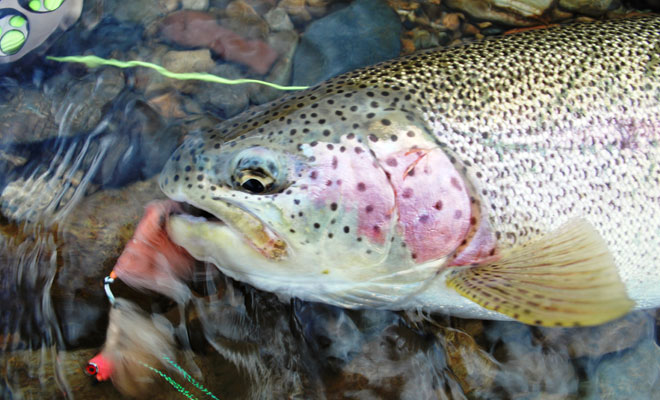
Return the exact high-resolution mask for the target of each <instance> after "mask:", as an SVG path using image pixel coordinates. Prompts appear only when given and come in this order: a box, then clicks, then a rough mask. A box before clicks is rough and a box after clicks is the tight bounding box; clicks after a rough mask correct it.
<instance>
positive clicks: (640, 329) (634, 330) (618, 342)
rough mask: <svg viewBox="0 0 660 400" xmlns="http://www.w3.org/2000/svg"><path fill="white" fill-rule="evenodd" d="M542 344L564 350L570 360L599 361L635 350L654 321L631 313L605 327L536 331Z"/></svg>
mask: <svg viewBox="0 0 660 400" xmlns="http://www.w3.org/2000/svg"><path fill="white" fill-rule="evenodd" d="M538 329H539V332H540V333H541V335H542V336H543V337H542V338H541V341H542V342H543V343H544V344H545V345H547V346H550V347H552V348H557V349H559V348H565V349H566V350H567V351H568V354H569V355H570V357H572V358H578V357H600V356H603V355H605V354H608V353H613V352H617V351H621V350H625V349H627V348H630V347H633V346H635V345H636V344H637V343H639V342H640V341H641V340H642V339H643V338H649V337H652V335H653V329H654V326H653V317H652V316H650V315H649V314H648V313H646V312H645V311H638V312H633V313H630V314H628V315H626V316H625V317H623V318H620V319H617V320H616V321H612V322H609V323H607V324H604V325H600V326H595V327H585V328H566V329H562V328H538Z"/></svg>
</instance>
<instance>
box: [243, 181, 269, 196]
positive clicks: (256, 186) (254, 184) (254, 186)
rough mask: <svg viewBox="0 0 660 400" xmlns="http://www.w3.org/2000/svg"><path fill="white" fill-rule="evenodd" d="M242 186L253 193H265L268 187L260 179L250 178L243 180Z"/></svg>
mask: <svg viewBox="0 0 660 400" xmlns="http://www.w3.org/2000/svg"><path fill="white" fill-rule="evenodd" d="M241 187H242V188H243V189H245V190H247V191H248V192H252V193H263V191H264V190H265V189H266V188H265V187H264V185H263V184H262V183H261V182H259V180H258V179H248V180H246V181H245V182H243V184H242V185H241Z"/></svg>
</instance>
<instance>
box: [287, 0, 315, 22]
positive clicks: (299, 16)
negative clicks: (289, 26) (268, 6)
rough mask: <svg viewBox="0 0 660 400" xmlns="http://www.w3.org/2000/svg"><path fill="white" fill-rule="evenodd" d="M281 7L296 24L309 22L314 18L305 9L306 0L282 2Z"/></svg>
mask: <svg viewBox="0 0 660 400" xmlns="http://www.w3.org/2000/svg"><path fill="white" fill-rule="evenodd" d="M279 7H282V8H284V9H285V10H286V12H287V13H288V14H289V16H291V19H293V20H294V21H296V22H307V21H309V20H311V19H312V16H311V15H310V14H309V11H307V8H305V0H282V1H280V4H279Z"/></svg>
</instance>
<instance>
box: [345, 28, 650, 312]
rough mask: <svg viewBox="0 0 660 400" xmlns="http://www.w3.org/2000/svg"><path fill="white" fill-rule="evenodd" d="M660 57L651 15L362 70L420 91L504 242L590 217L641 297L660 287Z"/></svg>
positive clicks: (418, 101) (420, 101)
mask: <svg viewBox="0 0 660 400" xmlns="http://www.w3.org/2000/svg"><path fill="white" fill-rule="evenodd" d="M659 59H660V18H658V17H649V18H639V19H629V20H615V21H608V22H602V23H596V24H584V25H575V26H571V27H568V28H561V27H560V28H551V29H549V30H538V31H534V32H526V33H523V34H519V35H511V36H509V37H505V38H502V39H498V40H493V41H484V42H482V43H477V44H473V45H470V46H466V47H460V48H454V49H450V50H448V51H444V52H427V53H423V54H419V55H413V56H411V57H408V58H405V59H402V60H397V61H395V62H392V63H388V64H386V65H383V66H381V67H377V68H373V69H370V70H367V71H366V74H365V75H363V76H362V78H363V79H364V78H366V75H369V79H370V80H371V82H374V81H379V84H380V86H381V87H383V88H384V89H387V88H391V87H392V86H399V87H401V88H402V91H403V92H407V93H408V94H410V95H412V98H411V99H410V100H409V101H410V102H411V103H412V105H411V107H412V108H416V109H420V110H421V111H422V112H423V115H424V118H425V120H426V121H427V122H428V123H429V124H430V126H431V127H432V130H433V131H434V132H435V134H436V135H437V140H438V141H439V142H440V144H441V145H442V146H443V147H446V148H447V149H449V150H450V152H451V153H454V154H456V155H457V157H458V158H459V159H460V162H462V163H463V165H464V166H466V167H467V172H466V174H467V175H468V178H469V179H470V180H471V181H472V182H473V184H474V185H475V186H476V187H477V188H478V189H479V191H480V192H481V195H482V199H481V200H482V201H483V203H484V206H485V208H486V212H487V213H488V215H489V216H490V218H491V223H492V224H493V226H494V228H495V229H496V231H497V232H496V235H497V237H498V239H499V243H500V245H501V246H503V247H507V246H512V245H514V244H515V243H518V242H526V241H528V240H531V239H534V238H538V237H539V236H541V235H543V234H544V233H546V232H548V231H549V230H551V229H553V228H556V227H558V226H559V225H561V224H563V223H565V222H567V221H568V220H570V219H571V218H576V217H583V218H586V219H588V220H589V221H590V222H591V223H593V224H594V225H595V226H596V227H597V229H598V230H599V232H600V233H601V234H602V235H603V236H604V237H605V239H606V241H607V242H608V245H609V247H610V249H611V251H612V253H613V255H614V257H615V261H616V263H617V265H618V266H619V269H620V272H621V275H622V278H623V279H624V281H625V283H626V285H627V287H628V289H629V292H631V293H633V294H634V297H635V300H636V301H637V302H638V304H639V305H642V306H644V302H645V298H646V297H649V298H650V297H652V296H656V297H657V295H658V292H660V272H659V271H660V252H659V251H658V247H659V246H660V164H659V162H660V149H659V148H658V145H659V144H658V142H659V141H660V65H659ZM358 79H359V78H358ZM640 303H641V304H640ZM649 305H650V304H649Z"/></svg>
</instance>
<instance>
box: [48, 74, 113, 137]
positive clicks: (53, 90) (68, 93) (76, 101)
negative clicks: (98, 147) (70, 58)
mask: <svg viewBox="0 0 660 400" xmlns="http://www.w3.org/2000/svg"><path fill="white" fill-rule="evenodd" d="M123 89H124V73H123V72H122V70H121V69H119V68H102V69H98V70H90V72H89V73H88V74H87V75H85V76H84V77H82V78H81V79H77V78H75V77H73V76H71V75H70V74H69V73H66V72H63V73H61V74H57V75H54V76H53V77H52V78H51V79H49V80H48V81H47V82H46V84H45V87H44V97H45V98H47V99H50V101H51V103H52V106H51V109H52V113H53V116H52V117H53V120H54V122H55V123H56V124H58V125H59V132H58V134H59V135H64V136H71V135H76V134H79V133H81V132H87V131H89V130H91V129H92V128H93V127H95V126H96V125H97V124H98V123H99V121H100V119H101V117H102V110H103V107H104V106H105V105H106V104H107V103H109V102H111V101H112V100H113V99H114V98H115V97H117V95H118V94H119V93H120V92H121V91H122V90H123Z"/></svg>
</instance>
